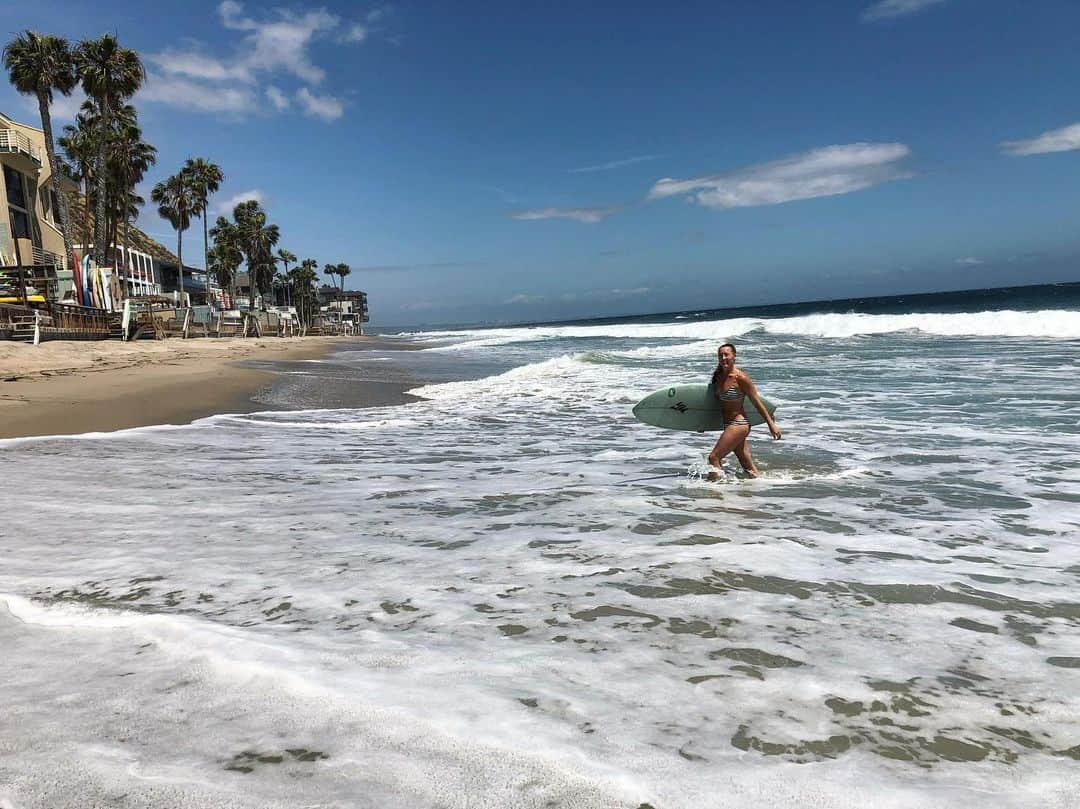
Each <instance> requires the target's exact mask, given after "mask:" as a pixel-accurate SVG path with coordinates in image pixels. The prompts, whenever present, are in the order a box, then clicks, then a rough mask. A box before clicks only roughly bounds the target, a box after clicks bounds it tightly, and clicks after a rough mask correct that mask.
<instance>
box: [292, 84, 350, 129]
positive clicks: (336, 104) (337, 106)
mask: <svg viewBox="0 0 1080 809" xmlns="http://www.w3.org/2000/svg"><path fill="white" fill-rule="evenodd" d="M296 103H298V104H299V105H300V108H301V109H302V110H303V111H304V114H305V115H308V116H310V117H312V118H321V119H322V120H324V121H327V122H330V121H336V120H337V119H338V118H340V117H341V116H342V115H344V113H345V105H344V104H343V103H342V102H341V100H340V99H337V98H334V96H332V95H315V94H314V93H312V92H311V91H310V90H309V89H308V88H306V87H301V88H300V89H299V90H297V91H296Z"/></svg>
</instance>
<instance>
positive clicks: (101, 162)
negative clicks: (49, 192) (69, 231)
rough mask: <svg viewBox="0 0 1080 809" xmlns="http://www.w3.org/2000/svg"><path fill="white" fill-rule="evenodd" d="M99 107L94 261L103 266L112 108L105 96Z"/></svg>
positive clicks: (95, 181) (95, 173)
mask: <svg viewBox="0 0 1080 809" xmlns="http://www.w3.org/2000/svg"><path fill="white" fill-rule="evenodd" d="M98 108H99V110H100V113H101V122H100V123H99V127H100V129H101V131H100V133H99V134H100V142H99V143H98V151H97V166H96V168H95V169H94V184H95V185H96V187H97V200H96V204H95V205H94V261H95V262H96V263H97V265H98V266H99V267H100V266H103V265H104V264H105V261H106V259H105V250H106V244H105V136H106V133H108V131H109V124H110V123H111V122H110V120H109V119H110V115H109V113H110V110H109V105H108V101H107V100H106V99H104V98H99V99H98Z"/></svg>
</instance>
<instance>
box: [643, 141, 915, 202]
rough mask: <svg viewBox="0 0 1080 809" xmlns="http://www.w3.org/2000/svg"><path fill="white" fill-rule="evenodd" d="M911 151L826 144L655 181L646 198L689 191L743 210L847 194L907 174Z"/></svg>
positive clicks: (883, 146) (876, 145)
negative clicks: (781, 156)
mask: <svg viewBox="0 0 1080 809" xmlns="http://www.w3.org/2000/svg"><path fill="white" fill-rule="evenodd" d="M910 153H911V150H910V149H909V148H908V147H907V146H905V145H904V144H902V143H851V144H844V145H837V146H826V147H824V148H821V149H814V150H812V151H809V152H804V153H802V154H797V155H793V156H791V157H786V158H784V159H782V160H776V161H773V162H770V163H759V164H757V165H753V166H748V167H746V168H744V169H740V170H738V171H735V172H731V173H729V174H718V175H712V176H707V177H698V178H695V179H691V180H673V179H671V178H665V179H662V180H658V181H657V182H656V184H655V185H653V187H652V189H651V190H650V191H649V197H648V198H649V199H662V198H664V197H673V196H682V195H688V197H689V199H690V200H691V201H693V202H696V203H698V204H699V205H704V206H705V207H707V208H746V207H752V206H756V205H778V204H780V203H783V202H793V201H795V200H802V199H813V198H815V197H830V196H836V195H838V194H850V193H852V192H854V191H862V190H864V189H867V188H871V187H873V186H875V185H880V184H882V183H887V182H891V181H893V180H902V179H905V178H907V177H911V176H912V175H911V173H910V172H909V171H907V170H905V169H903V168H902V167H901V166H900V165H899V162H900V161H901V160H903V159H904V158H905V157H907V156H908V155H909V154H910Z"/></svg>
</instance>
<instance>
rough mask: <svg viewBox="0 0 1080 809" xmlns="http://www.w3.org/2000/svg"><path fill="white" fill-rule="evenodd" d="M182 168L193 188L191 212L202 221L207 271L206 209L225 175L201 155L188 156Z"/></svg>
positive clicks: (218, 167) (204, 264)
mask: <svg viewBox="0 0 1080 809" xmlns="http://www.w3.org/2000/svg"><path fill="white" fill-rule="evenodd" d="M184 170H185V171H186V172H187V173H188V176H189V177H191V183H192V187H193V188H194V189H195V210H193V211H192V213H193V214H194V215H195V216H198V217H199V218H200V219H202V223H203V267H206V269H207V271H209V269H210V267H209V264H208V261H209V259H208V257H207V253H208V250H209V247H208V245H207V233H208V231H207V221H206V215H207V212H208V211H207V209H208V208H209V206H210V195H211V194H213V193H214V192H215V191H217V190H218V189H219V188H221V184H222V183H223V182H225V175H224V174H223V173H222V172H221V167H220V166H219V165H217V164H216V163H209V162H207V161H206V160H203V159H202V158H201V157H194V158H192V157H189V158H188V159H187V162H186V163H184Z"/></svg>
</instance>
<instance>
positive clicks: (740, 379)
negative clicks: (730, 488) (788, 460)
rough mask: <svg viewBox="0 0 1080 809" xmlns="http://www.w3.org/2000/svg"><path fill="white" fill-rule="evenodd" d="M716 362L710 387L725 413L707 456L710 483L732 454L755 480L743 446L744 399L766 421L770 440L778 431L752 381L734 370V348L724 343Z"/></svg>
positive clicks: (777, 436)
mask: <svg viewBox="0 0 1080 809" xmlns="http://www.w3.org/2000/svg"><path fill="white" fill-rule="evenodd" d="M717 356H718V360H719V361H718V362H717V365H716V370H715V371H713V375H712V385H713V391H714V392H715V395H716V398H717V399H719V400H720V406H721V407H722V408H723V411H724V432H722V433H721V434H720V438H719V439H718V440H717V442H716V446H715V447H713V449H712V452H710V453H709V465H710V466H712V467H713V468H714V469H715V471H713V472H710V473H709V480H716V479H718V478H719V477H721V476H722V475H723V474H724V473H723V469H722V468H721V466H720V462H721V461H722V460H723V459H724V456H725V455H727V454H728V453H729V452H734V453H735V457H736V458H738V459H739V463H740V464H742V468H743V469H745V470H746V474H747V476H748V477H752V478H756V477H757V476H758V469H757V467H756V466H754V459H753V458H752V457H750V447H748V446H747V445H746V437H747V436H748V435H750V422H749V420H747V418H746V413H745V412H744V411H743V397H744V396H745V397H746V398H747V399H749V400H750V403H751V404H752V405H753V406H754V407H756V408H757V411H758V412H759V413H760V414H761V416H762V418H764V419H765V423H766V424H767V425H768V427H769V432H770V433H772V437H773V438H775V439H777V440H779V439H780V437H781V432H780V428H779V427H777V426H776V422H775V421H773V417H772V416H771V415H770V414H769V411H768V410H767V409H766V408H765V405H764V404H763V403H762V401H761V397H760V396H758V392H757V389H756V388H755V387H754V383H753V380H751V379H750V377H748V376H747V375H746V374H744V373H743V372H742V371H740V370H739V369H738V368H736V367H735V346H733V345H732V344H731V343H724V344H723V345H722V346H720V348H719V349H718V351H717Z"/></svg>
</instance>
